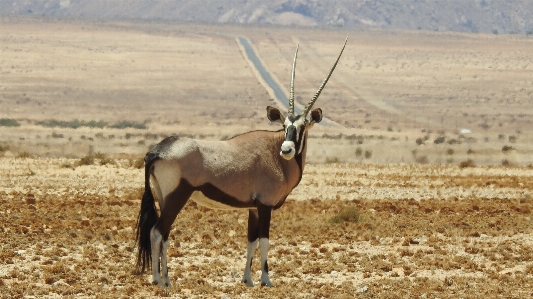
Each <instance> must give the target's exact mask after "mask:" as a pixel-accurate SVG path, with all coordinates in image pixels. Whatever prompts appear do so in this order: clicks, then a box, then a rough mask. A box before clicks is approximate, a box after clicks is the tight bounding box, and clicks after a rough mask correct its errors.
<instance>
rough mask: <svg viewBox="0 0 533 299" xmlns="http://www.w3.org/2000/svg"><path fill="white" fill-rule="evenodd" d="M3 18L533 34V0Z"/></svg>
mask: <svg viewBox="0 0 533 299" xmlns="http://www.w3.org/2000/svg"><path fill="white" fill-rule="evenodd" d="M0 15H38V16H56V17H74V18H79V17H82V18H103V19H148V20H174V21H181V22H199V23H230V24H277V25H297V26H321V27H324V26H338V27H352V28H353V27H365V28H389V29H415V30H416V29H423V30H436V31H459V32H487V33H527V34H533V17H532V16H533V1H532V0H446V1H437V0H391V1H386V0H273V1H264V0H211V1H200V0H2V1H0Z"/></svg>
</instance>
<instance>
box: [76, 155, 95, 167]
mask: <svg viewBox="0 0 533 299" xmlns="http://www.w3.org/2000/svg"><path fill="white" fill-rule="evenodd" d="M74 165H75V166H76V167H77V166H83V165H94V156H93V155H87V156H85V157H82V158H80V160H78V161H77V162H76V163H75V164H74Z"/></svg>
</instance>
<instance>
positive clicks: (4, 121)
mask: <svg viewBox="0 0 533 299" xmlns="http://www.w3.org/2000/svg"><path fill="white" fill-rule="evenodd" d="M0 127H20V123H19V122H18V121H17V120H16V119H13V118H0Z"/></svg>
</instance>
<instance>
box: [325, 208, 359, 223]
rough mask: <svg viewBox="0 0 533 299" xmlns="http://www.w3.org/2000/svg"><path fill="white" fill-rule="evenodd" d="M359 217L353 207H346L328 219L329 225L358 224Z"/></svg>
mask: <svg viewBox="0 0 533 299" xmlns="http://www.w3.org/2000/svg"><path fill="white" fill-rule="evenodd" d="M360 218H361V215H360V214H359V211H358V210H357V209H356V208H355V207H347V208H344V209H342V210H341V211H340V212H339V213H338V214H337V215H335V216H333V217H332V218H330V219H329V223H340V222H344V221H346V222H359V220H360Z"/></svg>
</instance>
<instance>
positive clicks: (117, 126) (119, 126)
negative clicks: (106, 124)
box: [110, 120, 147, 129]
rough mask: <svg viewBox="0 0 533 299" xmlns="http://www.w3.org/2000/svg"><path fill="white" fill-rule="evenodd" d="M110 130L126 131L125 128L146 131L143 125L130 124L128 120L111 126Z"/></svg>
mask: <svg viewBox="0 0 533 299" xmlns="http://www.w3.org/2000/svg"><path fill="white" fill-rule="evenodd" d="M110 128H113V129H126V128H133V129H146V128H147V127H146V125H145V124H143V123H137V122H132V121H129V120H123V121H120V122H118V123H115V124H114V125H111V126H110Z"/></svg>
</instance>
